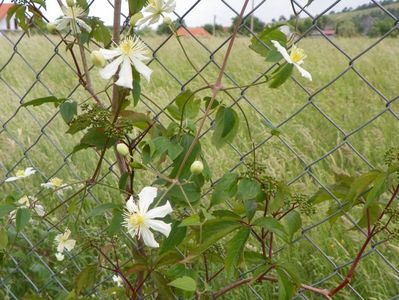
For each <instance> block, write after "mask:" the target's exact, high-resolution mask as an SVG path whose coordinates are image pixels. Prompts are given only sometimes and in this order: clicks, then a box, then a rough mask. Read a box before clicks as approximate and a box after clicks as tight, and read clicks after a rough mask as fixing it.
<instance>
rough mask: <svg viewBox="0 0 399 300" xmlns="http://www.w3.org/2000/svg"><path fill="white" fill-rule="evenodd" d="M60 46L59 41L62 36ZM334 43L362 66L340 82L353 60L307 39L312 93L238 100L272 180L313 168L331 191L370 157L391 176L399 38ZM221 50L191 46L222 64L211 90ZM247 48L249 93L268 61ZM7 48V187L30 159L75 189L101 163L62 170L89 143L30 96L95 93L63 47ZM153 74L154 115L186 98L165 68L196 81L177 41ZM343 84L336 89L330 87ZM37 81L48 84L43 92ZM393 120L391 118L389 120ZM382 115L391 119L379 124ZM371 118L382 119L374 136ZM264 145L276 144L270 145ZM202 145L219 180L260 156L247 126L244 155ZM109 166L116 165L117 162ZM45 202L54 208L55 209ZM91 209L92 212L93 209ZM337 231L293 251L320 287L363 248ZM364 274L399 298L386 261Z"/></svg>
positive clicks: (160, 56)
mask: <svg viewBox="0 0 399 300" xmlns="http://www.w3.org/2000/svg"><path fill="white" fill-rule="evenodd" d="M9 38H10V39H11V40H12V41H13V42H16V41H17V40H18V37H17V36H9ZM163 39H164V38H162V37H156V38H155V37H152V38H147V39H145V41H146V42H147V43H148V44H149V45H150V47H152V48H153V49H156V48H157V46H158V45H159V44H160V43H161V42H162V41H163ZM52 41H53V42H54V43H57V40H56V39H55V38H54V39H52ZM332 41H333V42H334V43H335V44H337V45H338V46H339V47H340V48H341V49H342V51H343V52H345V54H346V55H347V56H349V57H350V58H352V59H353V58H355V57H356V60H355V61H354V62H353V64H352V66H353V69H349V70H348V71H347V72H346V73H344V74H343V75H342V76H340V74H342V73H343V71H345V70H346V69H347V68H349V62H350V58H348V57H346V56H345V55H344V54H343V53H341V52H340V51H338V50H337V49H336V48H335V47H334V46H333V45H332V44H331V43H329V42H328V41H326V40H325V39H322V38H308V39H305V40H303V41H301V43H300V46H301V47H303V48H304V49H305V50H306V52H307V55H308V58H307V59H306V62H305V65H304V67H305V68H306V69H307V70H309V71H310V72H311V73H312V75H313V78H314V80H313V82H307V81H306V80H305V79H303V78H301V77H300V76H299V74H298V73H294V75H295V80H297V81H298V82H299V83H300V84H302V86H303V88H301V87H300V86H299V85H298V84H297V83H296V82H295V81H294V80H289V81H288V82H287V83H286V84H285V85H284V86H282V87H281V88H279V89H277V90H272V89H269V88H268V87H267V85H260V86H256V87H250V88H248V89H246V90H245V93H244V94H243V95H244V96H245V97H244V98H241V99H240V100H239V101H238V104H239V105H240V108H241V109H242V110H243V112H245V115H246V117H247V119H248V121H249V126H250V131H251V135H252V139H253V142H254V143H255V144H256V145H258V144H261V143H262V146H260V148H259V149H258V150H257V151H256V156H257V159H258V160H259V161H260V162H262V164H263V165H264V166H265V168H266V170H267V172H268V173H269V174H270V175H271V176H275V177H277V178H280V179H284V180H287V181H290V180H292V179H294V178H297V177H298V176H300V175H301V174H302V173H303V172H304V169H305V167H307V166H309V165H312V166H311V169H309V170H308V171H309V173H310V172H311V173H312V174H313V176H314V177H316V178H318V180H320V182H322V183H323V184H329V183H332V182H333V180H334V174H335V173H344V174H348V175H354V174H358V173H360V172H363V171H366V170H368V169H369V166H368V165H367V164H366V163H365V162H364V161H363V160H362V158H361V157H364V158H366V159H367V160H368V161H369V162H370V163H371V164H372V165H373V166H375V167H380V166H382V165H383V160H384V152H385V151H386V150H388V149H389V147H391V146H399V139H398V132H399V121H398V117H399V101H393V102H392V103H390V105H389V110H387V102H386V100H387V101H391V100H394V99H396V98H395V97H398V83H399V82H398V78H399V68H398V65H399V56H398V55H397V53H398V52H397V49H398V47H399V40H398V39H390V38H387V39H385V40H383V41H382V42H381V43H379V44H378V45H376V46H375V47H374V48H372V49H371V50H370V51H367V52H366V53H364V54H363V55H361V56H360V57H358V55H359V54H361V53H362V52H363V50H364V49H366V48H367V47H368V46H370V45H372V44H373V43H374V42H375V41H376V40H372V39H367V38H352V39H334V38H333V39H332ZM222 42H223V39H222V38H209V39H201V43H203V45H205V46H206V47H207V48H208V49H209V50H210V51H207V50H206V49H204V48H203V47H202V46H201V45H200V44H198V43H197V42H195V41H194V40H192V39H183V44H184V45H185V47H186V49H187V52H188V53H189V54H190V57H191V58H192V60H193V63H194V64H195V65H196V66H197V67H198V68H202V67H203V66H204V65H206V64H207V63H208V61H209V59H210V57H211V58H212V62H211V63H210V64H209V65H208V66H207V67H206V68H205V70H204V71H203V73H202V74H203V76H204V77H205V78H206V79H207V80H208V81H209V82H214V81H215V78H216V76H217V74H218V67H217V66H216V65H221V61H222V58H223V53H224V51H225V49H226V45H225V46H223V47H222V48H221V49H220V50H219V51H217V52H216V54H213V52H214V51H215V50H216V49H218V48H219V46H220V45H221V44H222ZM248 44H249V40H248V39H247V38H239V39H238V40H237V44H236V46H235V48H234V51H233V53H232V57H231V59H230V61H229V63H228V66H227V71H226V72H227V74H228V75H229V76H231V79H232V80H234V81H235V82H236V83H237V84H238V85H242V86H245V85H248V84H251V83H252V82H253V81H254V80H255V79H256V78H258V77H259V76H261V74H263V72H264V71H265V70H266V69H267V68H268V67H270V64H269V63H267V62H265V61H264V60H263V59H262V58H261V57H260V56H259V55H257V54H256V53H255V52H252V51H251V50H249V49H248ZM0 49H1V51H0V68H2V67H3V66H4V65H5V64H6V63H7V62H8V61H9V59H10V57H11V56H12V53H13V50H15V52H14V56H13V57H12V59H11V61H10V62H9V63H8V65H7V66H6V67H5V68H4V69H0V78H1V80H0V103H1V113H0V121H1V125H2V126H3V128H4V129H5V130H3V131H0V145H1V147H0V178H4V177H5V176H6V173H7V170H10V169H11V168H13V167H14V164H16V163H17V162H19V161H20V160H22V161H21V164H20V166H19V167H18V168H17V169H20V168H22V167H27V166H31V165H33V166H35V167H36V168H37V169H38V170H40V173H41V174H42V175H44V176H48V177H49V176H52V175H53V174H55V173H56V174H57V175H56V176H57V177H61V178H64V179H65V180H66V181H68V182H74V181H79V180H83V179H86V178H88V177H89V176H90V174H92V172H93V170H94V168H95V166H96V163H97V160H98V156H97V155H95V154H94V153H93V152H92V151H90V150H84V151H81V152H78V153H77V154H75V155H73V156H72V157H71V158H70V159H68V161H67V165H65V166H64V167H63V168H62V169H61V170H59V168H60V167H61V166H62V165H63V164H64V158H65V155H67V154H68V153H70V152H71V150H72V149H73V147H74V146H75V145H76V144H77V143H78V142H79V136H78V135H76V136H69V135H68V136H66V135H65V134H64V132H65V131H66V129H67V126H66V125H65V123H64V122H63V120H62V118H61V116H60V115H57V116H55V117H54V118H53V115H54V114H55V113H56V112H57V109H56V108H54V107H53V106H52V105H45V106H40V107H33V108H29V109H26V108H23V107H20V97H23V102H26V101H28V100H32V99H35V98H38V97H43V96H47V95H48V93H49V92H48V90H49V91H51V93H53V94H54V95H55V96H57V97H68V98H71V99H73V100H76V101H78V102H83V101H86V99H87V98H88V94H87V92H85V91H84V89H83V88H82V87H78V88H77V89H76V91H74V92H73V93H72V88H71V87H73V86H75V85H77V83H78V82H77V79H76V77H74V74H73V70H72V69H71V68H70V67H68V66H67V64H65V62H64V61H63V59H65V60H66V61H67V62H69V63H70V62H71V59H70V57H69V56H68V55H67V53H65V47H64V46H62V45H61V46H60V47H58V48H57V52H58V54H55V52H54V46H53V45H52V44H51V43H50V42H49V41H48V40H46V39H45V38H43V37H40V36H32V37H31V38H27V37H25V38H23V39H22V41H21V42H20V43H18V45H17V46H16V47H15V48H14V46H13V45H12V44H11V43H10V42H9V41H8V40H7V39H6V38H5V37H3V36H1V35H0ZM53 56H54V57H53ZM24 60H26V62H28V63H29V64H30V66H31V67H29V66H28V65H27V63H26V62H25V61H24ZM49 60H50V62H49V63H48V61H49ZM158 60H159V62H158ZM150 67H151V68H152V69H153V70H154V73H153V75H152V76H153V77H152V80H151V82H150V83H145V84H144V86H143V94H144V95H145V96H147V97H148V98H149V99H151V100H152V101H148V100H145V103H146V104H147V105H148V106H146V105H144V104H143V103H141V104H140V105H139V109H140V110H143V109H145V110H153V111H155V112H158V111H159V110H160V108H163V107H164V106H165V105H166V104H167V103H168V102H170V101H171V100H173V98H174V97H175V96H177V94H178V93H179V90H180V87H181V86H180V84H179V82H177V81H176V80H175V79H173V77H172V76H171V75H169V74H168V73H167V72H166V71H165V69H164V68H167V70H168V71H169V72H170V73H171V74H173V76H175V77H176V78H178V80H179V81H180V83H182V84H185V83H186V82H187V81H189V80H191V79H192V78H193V76H194V75H195V73H196V72H195V71H194V70H193V69H192V67H191V66H190V64H189V63H188V62H187V61H186V60H185V59H184V56H183V52H182V51H181V50H180V48H179V46H178V44H177V43H176V42H175V41H174V40H173V39H171V40H169V41H168V42H167V43H166V44H165V45H164V46H163V47H162V48H160V49H159V51H157V52H156V60H154V61H153V62H152V63H151V65H150ZM43 68H44V69H43ZM355 71H356V72H358V73H359V74H361V75H362V76H363V77H364V79H365V80H367V81H368V82H369V83H370V84H371V85H372V86H374V87H375V88H376V89H378V91H379V92H381V93H382V94H383V95H384V96H385V97H386V99H384V98H383V97H381V96H380V95H378V94H377V93H376V92H375V91H373V90H372V89H371V88H370V86H368V85H367V84H366V83H365V82H364V81H363V80H362V79H361V78H360V77H359V76H358V75H357V74H356V72H355ZM92 74H93V79H94V80H93V81H94V85H95V89H96V91H101V89H102V88H103V87H104V86H105V82H104V81H103V80H101V79H100V78H99V77H98V75H97V70H93V72H92ZM338 77H339V78H338ZM336 78H338V79H337V80H336V81H335V82H334V83H333V84H331V85H329V83H330V82H332V81H334V80H335V79H336ZM37 79H39V82H36V80H37ZM260 80H262V79H260ZM5 82H6V83H7V85H6V84H5ZM223 84H224V86H225V87H228V86H233V82H232V81H231V80H229V79H228V78H226V77H225V79H224V81H223ZM203 85H204V83H203V81H202V80H201V78H199V77H195V78H194V79H193V80H191V81H190V82H189V83H188V85H187V87H189V88H191V89H193V90H194V89H196V88H199V87H201V86H203ZM47 89H48V90H47ZM71 93H72V95H71V96H70V94H71ZM208 94H209V91H205V92H202V93H201V95H202V96H207V95H208ZM231 94H232V96H234V97H235V98H236V99H238V98H239V97H240V91H239V90H231ZM313 94H315V96H314V97H312V98H311V99H309V95H313ZM17 95H18V96H17ZM100 97H101V98H102V99H103V100H104V101H105V102H107V101H108V97H107V95H106V94H105V93H101V94H100ZM218 100H219V101H223V102H225V103H226V104H232V101H231V99H230V98H228V97H226V96H225V95H221V96H220V97H219V98H218ZM256 110H258V111H259V112H260V113H262V114H263V115H264V116H265V117H266V118H267V119H268V120H269V121H270V122H271V123H272V124H273V125H274V126H279V130H280V131H281V135H280V136H279V137H277V136H273V137H271V134H270V128H269V127H268V126H267V125H266V122H265V119H264V118H263V117H262V116H261V114H259V113H258V112H256ZM384 110H386V111H385V112H384V113H382V112H383V111H384ZM381 113H382V114H381ZM379 114H381V115H380V116H378V115H379ZM151 115H153V113H152V112H151ZM377 116H378V117H377ZM376 117H377V118H376ZM373 118H376V119H375V120H374V121H372V122H371V123H370V124H368V125H366V126H364V125H365V124H367V123H368V122H369V121H370V120H372V119H373ZM287 119H289V121H288V122H286V120H287ZM160 120H161V121H162V122H165V123H166V124H167V122H168V118H167V116H165V115H162V116H161V117H160ZM280 125H281V126H280ZM209 126H210V123H208V124H207V127H208V128H209ZM363 126H364V127H363ZM268 138H269V139H268ZM266 139H268V141H267V142H266V143H264V144H263V142H264V140H266ZM202 145H203V147H209V151H206V153H207V154H208V157H207V160H208V163H209V164H210V166H211V169H212V177H213V179H214V180H215V179H217V178H218V177H219V176H220V175H222V174H224V173H225V172H226V171H227V170H228V169H229V168H232V167H233V166H235V165H236V164H237V163H238V162H239V161H240V158H241V156H242V155H245V154H246V153H247V152H248V151H250V150H251V140H250V138H249V134H248V131H247V129H246V126H245V123H244V122H242V124H241V127H240V132H239V136H238V137H236V139H235V141H234V142H233V146H234V148H235V150H234V149H233V148H231V147H229V146H225V147H224V148H223V149H221V150H217V149H215V148H214V146H212V145H211V143H210V139H209V137H208V136H205V137H204V139H203V140H202ZM288 146H289V147H288ZM217 151H219V152H217ZM328 153H329V155H327V154H328ZM107 157H108V159H110V160H112V153H109V155H108V156H107ZM251 157H252V156H248V157H245V158H244V160H246V159H248V160H249V161H250V160H251ZM321 158H323V159H321ZM28 159H29V160H28ZM320 159H321V160H320ZM319 160H320V161H319ZM14 172H15V170H14ZM107 172H108V168H107V166H104V167H103V174H106V173H107ZM309 173H307V174H304V175H303V176H302V177H300V179H299V180H297V181H296V182H295V183H294V185H295V186H296V188H297V190H298V191H300V192H302V193H305V194H308V195H311V194H312V193H313V192H315V191H316V190H317V189H318V188H319V186H318V185H317V183H316V182H315V181H314V180H313V178H312V176H310V175H309ZM148 178H149V177H148V174H145V173H143V174H141V175H139V177H138V187H137V189H139V187H141V185H144V184H149V183H150V182H148ZM43 180H44V177H41V176H38V177H36V178H35V179H34V180H32V181H29V182H31V185H27V186H26V188H27V189H32V190H35V191H37V190H38V188H37V187H38V186H39V184H40V183H41V182H42V181H43ZM116 180H117V179H116V177H115V176H112V175H111V176H107V177H106V178H105V179H104V181H103V182H104V183H105V184H111V185H113V186H115V185H116V184H117V183H116V182H117V181H116ZM12 190H13V186H10V185H7V186H6V185H1V186H0V195H7V194H8V193H9V192H11V191H12ZM93 193H94V195H95V196H97V198H99V199H101V201H103V202H109V201H121V200H119V199H118V200H115V199H114V198H113V197H114V196H115V192H114V191H113V190H112V189H109V188H107V187H105V186H96V187H95V188H93ZM91 201H92V200H91ZM44 203H45V204H47V205H48V206H54V203H51V202H50V200H49V202H48V203H46V202H44ZM85 205H88V206H90V205H93V202H89V203H88V204H85ZM326 210H327V207H324V208H323V207H322V208H321V209H320V211H318V213H317V214H315V215H314V216H313V217H312V218H308V219H306V220H305V224H304V226H305V227H306V226H310V225H312V224H316V223H318V222H319V221H320V220H322V219H324V218H325V217H326V214H325V212H326ZM59 214H62V212H59V213H56V214H55V216H54V217H59V216H60V215H59ZM333 226H334V228H331V225H330V224H329V223H324V224H322V225H320V226H317V227H316V228H313V229H311V230H309V231H307V232H306V233H305V234H304V235H303V237H302V239H301V240H300V241H299V242H298V243H296V244H295V245H293V247H295V248H296V249H298V251H295V252H294V253H296V255H295V257H289V258H288V257H287V259H291V260H294V261H297V262H299V265H300V267H301V268H302V269H301V273H302V274H301V275H302V278H303V281H304V283H308V284H310V283H314V282H317V281H318V280H322V279H323V278H325V277H326V276H328V275H331V274H333V273H334V266H333V265H332V264H331V263H330V262H329V261H328V259H330V260H331V261H332V262H334V263H335V264H336V265H337V266H341V265H342V264H345V263H347V262H349V261H350V260H351V259H352V258H353V256H354V255H355V253H356V251H357V250H358V248H359V245H360V243H361V241H362V240H363V238H364V237H363V236H362V235H360V234H359V233H358V232H357V231H353V230H350V229H351V225H350V224H348V222H347V221H345V220H340V221H339V222H337V223H336V224H334V225H333ZM312 243H315V244H317V246H318V247H319V248H320V250H321V251H322V252H324V254H325V255H326V256H327V257H325V256H323V254H322V253H321V252H319V251H317V250H316V248H314V246H312ZM378 250H379V251H380V253H381V254H382V255H383V256H384V257H386V259H387V260H388V261H390V262H391V263H392V264H393V265H394V266H396V267H397V266H398V265H399V259H398V254H399V247H398V246H397V244H396V245H395V244H391V243H386V244H384V245H382V246H380V247H378ZM344 270H347V268H344ZM358 270H359V271H358V273H357V276H356V277H355V279H354V281H353V282H352V286H353V287H354V288H355V289H356V290H357V291H358V292H359V293H360V295H361V296H362V297H363V298H364V299H389V298H390V297H393V296H395V295H397V294H399V285H398V280H399V278H398V274H397V273H395V271H394V270H392V269H391V268H390V267H389V266H388V265H387V264H386V263H385V262H384V261H383V258H382V257H381V256H379V255H378V254H377V253H376V252H373V253H372V254H371V255H370V256H367V257H366V258H365V259H364V260H363V261H362V263H361V265H360V267H359V269H358ZM342 274H344V273H342ZM221 282H223V280H222V279H221ZM338 282H339V277H338V275H337V274H335V275H334V276H332V277H331V278H329V279H328V280H326V282H324V283H323V287H326V288H331V287H333V286H334V285H336V284H337V283H338ZM254 288H255V289H256V290H258V291H259V293H260V294H261V295H262V296H263V297H265V299H274V297H276V294H275V291H274V290H273V289H272V288H271V286H268V285H266V284H264V285H263V286H254ZM233 296H235V298H236V299H244V297H247V298H248V297H249V299H253V298H251V297H253V293H252V292H251V291H250V290H249V289H248V288H242V289H240V290H237V291H234V292H232V293H231V294H228V296H226V297H225V299H232V298H231V297H233ZM306 296H307V297H309V298H311V299H318V298H317V297H318V296H315V295H311V294H309V293H306ZM268 297H269V298H268ZM336 299H357V298H356V296H355V294H354V293H353V292H352V291H351V290H350V288H345V289H344V290H343V292H342V293H341V294H339V295H338V296H337V298H336Z"/></svg>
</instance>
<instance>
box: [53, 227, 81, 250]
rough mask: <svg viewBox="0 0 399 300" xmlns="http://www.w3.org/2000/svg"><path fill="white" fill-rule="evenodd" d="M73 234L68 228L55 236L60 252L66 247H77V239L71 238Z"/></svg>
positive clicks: (68, 248)
mask: <svg viewBox="0 0 399 300" xmlns="http://www.w3.org/2000/svg"><path fill="white" fill-rule="evenodd" d="M70 235H71V231H70V230H69V229H68V228H67V229H66V230H65V232H64V233H60V234H57V235H56V237H55V241H56V242H57V243H58V245H57V251H58V253H62V252H64V249H67V250H68V251H71V250H72V249H73V248H75V244H76V241H75V240H73V239H69V236H70Z"/></svg>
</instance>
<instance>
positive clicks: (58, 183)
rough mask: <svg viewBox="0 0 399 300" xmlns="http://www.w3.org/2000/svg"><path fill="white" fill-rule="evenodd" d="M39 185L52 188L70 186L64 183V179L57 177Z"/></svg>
mask: <svg viewBox="0 0 399 300" xmlns="http://www.w3.org/2000/svg"><path fill="white" fill-rule="evenodd" d="M40 186H41V187H44V188H46V189H52V190H56V189H62V188H70V186H68V185H67V184H65V183H64V181H63V180H62V179H61V178H58V177H54V178H51V179H50V180H49V181H47V182H46V183H42V184H41V185H40Z"/></svg>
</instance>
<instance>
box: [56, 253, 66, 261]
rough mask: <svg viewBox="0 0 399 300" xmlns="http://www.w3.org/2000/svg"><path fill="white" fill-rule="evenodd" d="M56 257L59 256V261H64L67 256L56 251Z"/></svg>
mask: <svg viewBox="0 0 399 300" xmlns="http://www.w3.org/2000/svg"><path fill="white" fill-rule="evenodd" d="M55 257H56V258H57V260H58V261H63V260H64V258H65V256H64V254H62V253H56V254H55Z"/></svg>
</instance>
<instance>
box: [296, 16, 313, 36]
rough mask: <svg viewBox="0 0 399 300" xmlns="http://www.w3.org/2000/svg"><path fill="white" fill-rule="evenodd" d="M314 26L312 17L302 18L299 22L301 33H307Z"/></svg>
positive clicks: (298, 29)
mask: <svg viewBox="0 0 399 300" xmlns="http://www.w3.org/2000/svg"><path fill="white" fill-rule="evenodd" d="M312 26H313V23H312V20H311V19H310V18H306V19H300V20H299V21H298V23H297V27H296V29H297V31H298V32H299V33H305V32H306V31H308V30H309V28H311V27H312Z"/></svg>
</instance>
